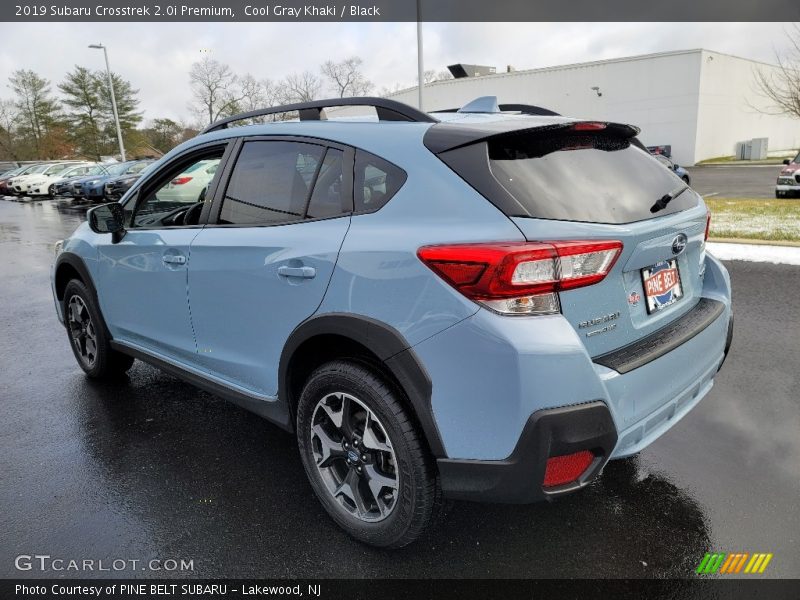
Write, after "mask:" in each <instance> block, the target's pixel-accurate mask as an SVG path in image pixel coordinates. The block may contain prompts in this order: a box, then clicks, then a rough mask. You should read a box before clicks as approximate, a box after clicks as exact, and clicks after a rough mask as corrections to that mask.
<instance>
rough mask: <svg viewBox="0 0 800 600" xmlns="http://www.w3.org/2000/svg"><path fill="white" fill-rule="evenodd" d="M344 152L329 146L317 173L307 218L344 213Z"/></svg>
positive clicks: (320, 217)
mask: <svg viewBox="0 0 800 600" xmlns="http://www.w3.org/2000/svg"><path fill="white" fill-rule="evenodd" d="M343 160H344V152H342V151H341V150H337V149H336V148H328V151H327V152H326V153H325V158H324V159H323V160H322V166H321V167H320V169H319V173H318V174H317V180H316V183H315V184H314V191H313V192H312V194H311V201H310V202H309V203H308V210H307V211H306V219H324V218H326V217H335V216H337V215H340V214H342V161H343Z"/></svg>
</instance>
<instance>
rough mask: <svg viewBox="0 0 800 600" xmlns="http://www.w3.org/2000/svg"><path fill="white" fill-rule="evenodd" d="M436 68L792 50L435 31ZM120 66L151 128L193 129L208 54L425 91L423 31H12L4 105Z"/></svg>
mask: <svg viewBox="0 0 800 600" xmlns="http://www.w3.org/2000/svg"><path fill="white" fill-rule="evenodd" d="M423 27H424V29H423V32H424V33H423V39H424V42H425V52H424V58H425V68H426V69H436V70H441V69H444V68H445V67H446V66H447V65H448V64H453V63H456V62H464V63H477V64H485V65H492V66H496V67H498V69H501V68H505V66H506V65H508V64H511V65H513V66H514V67H515V68H517V69H530V68H535V67H546V66H553V65H559V64H567V63H574V62H582V61H589V60H598V59H604V58H615V57H621V56H631V55H636V54H646V53H650V52H660V51H667V50H684V49H689V48H707V49H709V50H715V51H718V52H726V53H729V54H734V55H738V56H743V57H747V58H752V59H756V60H761V61H766V62H773V61H774V56H775V52H776V51H777V52H783V51H784V50H785V49H786V46H787V38H786V32H787V31H788V29H789V26H788V25H787V24H785V23H426V24H425V25H424V26H423ZM90 43H103V44H105V45H107V46H108V48H109V58H110V60H111V67H112V69H113V70H114V71H116V72H118V73H120V74H121V75H122V76H123V77H125V78H126V79H128V80H130V81H131V82H132V84H133V86H134V87H135V88H138V89H139V90H140V94H139V97H140V100H141V109H142V110H143V112H144V117H145V119H146V120H149V119H152V118H155V117H169V118H172V119H176V120H182V119H183V120H186V119H189V118H190V115H191V113H190V111H189V108H188V102H189V97H190V94H189V89H188V85H189V82H188V71H189V68H190V66H191V64H192V63H193V62H194V61H196V60H198V59H200V58H201V57H202V54H201V50H202V49H207V51H209V52H210V53H211V56H213V57H214V58H215V59H217V60H219V61H222V62H225V63H228V64H230V65H231V67H233V69H234V70H235V71H237V72H238V73H240V74H244V73H248V72H249V73H252V74H253V75H254V76H255V77H256V78H258V79H263V78H269V79H280V78H281V77H283V76H285V75H287V74H289V73H291V72H295V71H303V70H306V69H311V70H317V69H318V68H319V64H320V63H322V62H324V61H326V60H328V59H334V60H339V59H342V58H345V57H347V56H351V55H358V56H361V57H362V58H363V60H364V70H365V72H366V75H367V76H368V77H369V78H370V79H371V80H372V81H373V82H374V83H375V84H376V90H380V89H381V88H382V87H384V86H387V87H394V86H395V84H398V83H399V84H402V85H403V86H404V87H405V86H408V85H413V84H414V83H415V81H416V68H417V67H416V24H415V23H375V24H367V23H330V24H329V23H285V24H284V23H174V24H173V23H103V24H101V23H93V24H89V23H86V24H75V23H70V24H68V23H38V24H31V23H21V24H18V25H15V26H14V27H13V28H9V27H7V28H5V29H4V31H3V43H2V45H1V46H0V82H2V83H0V97H9V96H10V95H11V91H10V90H9V88H8V86H7V82H6V79H7V77H8V75H10V74H11V73H12V72H13V71H14V70H16V69H21V68H25V69H33V70H34V71H37V72H38V73H39V74H41V75H42V76H44V77H46V78H47V79H49V80H50V81H52V82H53V84H54V87H55V83H57V82H59V81H61V80H62V79H63V76H64V74H65V73H66V72H67V71H69V70H71V69H72V68H73V67H74V65H76V64H77V65H82V66H86V67H93V68H100V67H102V64H103V63H102V60H103V58H102V53H101V52H98V51H97V50H90V49H88V48H87V47H86V46H87V45H88V44H90Z"/></svg>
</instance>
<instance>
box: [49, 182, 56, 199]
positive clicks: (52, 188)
mask: <svg viewBox="0 0 800 600" xmlns="http://www.w3.org/2000/svg"><path fill="white" fill-rule="evenodd" d="M47 195H48V196H49V197H50V199H51V200H52V199H53V198H55V197H56V186H55V185H51V186H50V187H49V188H47Z"/></svg>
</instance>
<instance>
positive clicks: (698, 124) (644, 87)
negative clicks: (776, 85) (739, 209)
mask: <svg viewBox="0 0 800 600" xmlns="http://www.w3.org/2000/svg"><path fill="white" fill-rule="evenodd" d="M759 69H761V70H765V71H775V70H776V69H777V67H776V66H775V65H770V64H767V63H761V62H757V61H753V60H749V59H746V58H739V57H736V56H730V55H728V54H720V53H718V52H711V51H709V50H683V51H677V52H661V53H658V54H647V55H643V56H632V57H627V58H618V59H611V60H600V61H594V62H587V63H580V64H574V65H565V66H559V67H547V68H542V69H530V70H526V71H512V72H510V73H498V74H496V75H484V76H481V77H466V78H462V79H450V80H446V81H438V82H434V83H431V84H428V85H426V86H425V90H424V103H425V110H427V111H432V110H440V109H447V108H453V107H460V106H462V105H464V104H465V103H466V102H468V101H469V100H472V99H474V98H476V97H478V96H497V97H498V100H499V102H500V103H501V104H504V103H508V104H511V103H522V104H535V105H537V106H542V107H545V108H549V109H551V110H554V111H556V112H558V113H560V114H563V115H567V116H574V117H581V118H587V119H597V120H608V121H618V122H623V123H630V124H633V125H637V126H638V127H640V128H641V130H642V133H641V136H640V137H641V140H642V141H643V142H644V144H645V145H647V146H656V145H667V144H669V145H671V146H672V156H673V158H674V159H675V161H676V162H678V163H679V164H685V165H692V164H695V163H696V162H698V161H701V160H705V159H709V158H715V157H721V156H732V155H735V154H736V152H737V145H738V144H740V143H741V142H745V141H748V140H750V139H753V138H768V139H769V142H768V144H769V151H770V153H773V152H777V151H781V150H786V151H788V150H796V149H797V148H798V147H800V120H798V119H792V118H790V117H787V116H775V115H770V114H765V113H764V112H760V111H759V109H761V110H766V109H767V108H768V107H769V104H768V102H767V100H766V99H765V98H763V97H762V95H761V94H760V93H759V91H758V90H757V87H756V84H755V74H756V72H757V71H758V70H759ZM595 88H596V89H595ZM390 97H391V98H394V99H396V100H400V101H402V102H406V103H408V104H411V105H412V106H416V105H417V88H416V87H414V88H410V89H407V90H403V91H400V92H397V93H394V94H392V95H391V96H390Z"/></svg>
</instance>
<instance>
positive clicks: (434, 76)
mask: <svg viewBox="0 0 800 600" xmlns="http://www.w3.org/2000/svg"><path fill="white" fill-rule="evenodd" d="M422 78H423V81H424V82H425V83H433V82H434V81H446V80H447V79H453V75H452V74H451V73H450V71H447V70H444V71H435V70H434V69H430V70H429V71H425V72H424V73H423V74H422Z"/></svg>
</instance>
